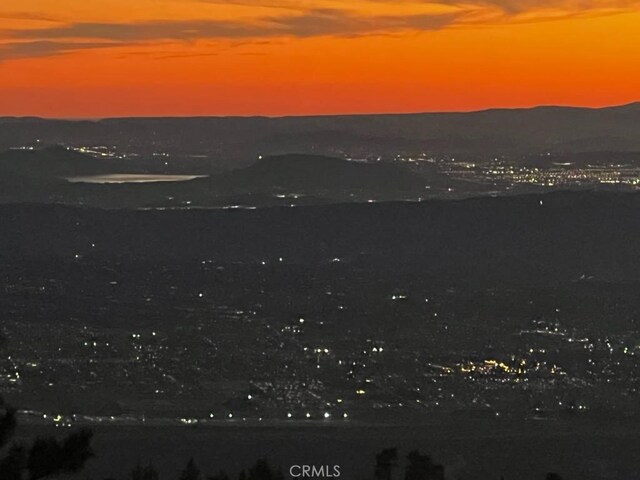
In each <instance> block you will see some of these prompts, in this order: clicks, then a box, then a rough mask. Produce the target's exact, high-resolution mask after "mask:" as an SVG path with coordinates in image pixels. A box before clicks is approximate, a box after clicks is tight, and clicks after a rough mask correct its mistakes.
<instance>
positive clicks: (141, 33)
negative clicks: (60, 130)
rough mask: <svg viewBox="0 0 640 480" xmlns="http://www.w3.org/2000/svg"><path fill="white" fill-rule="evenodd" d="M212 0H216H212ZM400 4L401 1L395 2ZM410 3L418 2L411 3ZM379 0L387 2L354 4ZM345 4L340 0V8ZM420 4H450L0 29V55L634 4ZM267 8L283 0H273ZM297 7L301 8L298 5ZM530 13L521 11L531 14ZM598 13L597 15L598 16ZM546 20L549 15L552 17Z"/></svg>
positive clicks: (425, 26)
mask: <svg viewBox="0 0 640 480" xmlns="http://www.w3.org/2000/svg"><path fill="white" fill-rule="evenodd" d="M216 1H217V0H216ZM233 1H235V2H236V3H245V2H246V3H247V4H255V5H261V4H264V3H265V2H260V1H258V0H256V1H252V0H233ZM394 1H396V2H401V1H403V0H394ZM411 1H412V3H415V2H416V1H417V0H411ZM367 2H369V3H371V2H378V3H385V2H387V3H388V2H389V0H366V1H362V2H357V5H359V6H360V7H362V6H363V5H366V4H367ZM347 3H348V2H346V0H345V5H347ZM425 3H430V4H439V5H447V6H452V7H457V8H456V9H455V10H454V11H453V12H450V13H416V14H405V15H366V14H362V13H359V12H357V11H355V10H347V9H346V8H345V9H337V8H311V9H307V10H302V9H300V10H297V11H296V13H293V14H292V13H286V14H285V13H280V14H273V15H269V16H262V17H259V18H253V19H240V20H238V19H236V20H219V19H194V20H166V19H159V20H151V21H139V22H129V23H126V22H121V23H117V22H113V23H108V22H76V23H68V24H60V25H56V26H50V27H46V28H21V29H4V30H0V39H3V38H4V39H5V42H7V43H4V44H1V43H0V58H2V59H6V58H23V57H27V56H33V57H37V56H48V55H58V54H61V53H68V52H71V51H74V50H81V49H87V48H105V47H110V46H118V45H125V44H132V45H140V46H144V45H148V44H156V43H158V42H175V41H185V42H187V43H189V42H195V41H198V40H227V41H232V42H249V43H251V42H260V41H272V39H274V38H278V37H280V38H286V37H293V38H308V37H319V36H332V37H344V38H348V37H360V36H365V35H396V34H400V33H403V32H407V31H411V32H421V31H429V30H438V29H443V28H447V27H451V26H457V25H482V24H492V23H500V22H504V21H513V22H519V21H527V22H529V21H535V19H536V18H539V19H541V20H545V21H546V20H549V18H550V17H549V15H548V14H547V13H540V16H539V17H536V16H535V12H543V11H545V12H546V11H548V9H555V10H558V11H559V12H561V13H560V14H559V17H558V15H556V14H554V15H555V17H554V18H556V17H557V18H562V17H568V16H573V15H585V14H589V12H594V11H600V12H603V11H605V10H606V11H607V12H608V13H609V14H610V13H611V12H615V11H618V10H624V9H627V10H628V9H632V8H637V7H638V6H640V0H597V1H596V0H470V1H467V0H428V1H427V0H425ZM268 5H269V6H273V5H290V3H289V2H288V1H282V0H275V1H272V2H268ZM301 8H302V7H301ZM532 12H533V15H522V14H526V13H532ZM603 14H604V13H603ZM552 19H553V18H552Z"/></svg>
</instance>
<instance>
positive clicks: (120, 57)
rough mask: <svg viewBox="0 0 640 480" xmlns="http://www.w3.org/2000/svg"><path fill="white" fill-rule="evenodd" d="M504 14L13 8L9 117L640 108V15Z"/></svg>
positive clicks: (31, 4)
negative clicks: (639, 103) (633, 105)
mask: <svg viewBox="0 0 640 480" xmlns="http://www.w3.org/2000/svg"><path fill="white" fill-rule="evenodd" d="M503 3H504V4H507V5H509V4H514V3H517V2H513V1H512V2H508V1H505V2H501V1H500V0H496V1H494V2H491V1H490V2H479V3H478V5H477V6H474V5H473V2H461V3H457V2H455V1H442V2H438V1H435V2H433V3H427V4H425V3H420V2H411V1H406V2H405V1H401V2H391V1H385V0H376V1H373V0H371V1H370V0H353V1H347V0H308V1H306V2H299V1H298V2H293V1H287V0H281V1H278V0H274V1H273V2H262V1H259V0H253V1H252V0H244V1H242V2H240V1H239V2H230V3H224V2H219V3H218V2H215V1H208V2H207V1H198V0H193V1H189V0H155V1H154V0H137V1H136V0H129V1H127V2H125V1H124V0H101V1H100V2H98V1H97V0H87V1H84V2H78V1H75V0H63V1H55V2H54V1H52V0H21V1H20V2H18V1H17V0H8V2H3V3H2V4H1V5H0V115H39V116H46V117H71V118H97V117H110V116H152V115H304V114H331V113H373V112H416V111H467V110H476V109H483V108H492V107H526V106H534V105H541V104H556V105H558V104H559V105H580V106H605V105H613V104H623V103H629V102H632V101H637V100H640V91H639V89H638V85H640V33H638V28H637V26H638V25H640V4H638V3H635V2H633V1H615V0H602V1H600V2H597V1H595V0H594V1H592V2H589V1H586V2H577V1H575V2H574V1H572V0H558V1H553V0H547V1H545V2H540V3H543V4H544V5H545V8H544V9H539V8H534V7H531V6H530V7H528V8H526V9H525V8H523V9H521V10H518V11H515V12H514V11H512V10H509V9H507V8H506V7H505V6H503V5H502V4H503ZM533 3H536V2H527V1H523V2H522V4H523V5H530V4H533ZM590 3H592V4H594V6H593V8H588V5H589V4H590ZM300 5H303V6H302V7H301V6H300ZM585 5H586V6H585ZM601 7H602V8H601Z"/></svg>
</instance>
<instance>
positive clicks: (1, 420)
mask: <svg viewBox="0 0 640 480" xmlns="http://www.w3.org/2000/svg"><path fill="white" fill-rule="evenodd" d="M16 424H17V421H16V411H15V409H14V408H12V407H11V406H9V405H7V404H6V403H5V402H4V400H2V399H1V398H0V450H2V449H3V448H4V447H6V445H7V444H8V443H9V441H10V440H11V438H12V437H13V435H14V433H15V429H16ZM92 436H93V434H92V433H91V431H90V430H87V429H83V430H80V431H78V432H75V433H72V434H71V435H69V436H68V437H66V438H65V439H64V440H63V441H62V442H59V441H58V440H56V439H55V438H53V437H47V438H37V439H36V440H35V441H34V442H33V445H32V446H31V447H30V448H28V447H25V446H24V445H21V444H15V443H14V444H13V445H12V446H11V447H10V448H9V450H8V452H7V453H6V454H5V455H4V456H3V457H2V459H0V472H1V473H2V477H1V480H22V479H23V478H25V477H26V478H28V479H29V480H38V479H40V478H44V477H49V476H52V475H61V474H69V473H76V472H79V471H80V470H82V468H83V467H84V464H85V463H86V461H87V460H88V459H89V458H91V457H92V456H93V451H92V450H91V437H92Z"/></svg>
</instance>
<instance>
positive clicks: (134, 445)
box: [22, 420, 640, 480]
mask: <svg viewBox="0 0 640 480" xmlns="http://www.w3.org/2000/svg"><path fill="white" fill-rule="evenodd" d="M69 430H70V429H55V428H49V427H36V426H29V427H23V430H22V433H23V434H25V433H26V432H28V435H29V436H31V435H34V434H36V433H38V434H43V433H54V434H61V433H66V432H68V431H69ZM94 432H95V439H94V448H95V451H96V457H95V458H94V459H92V460H91V461H90V463H89V465H88V468H87V469H86V471H85V472H83V473H82V478H92V479H102V478H106V477H107V476H109V477H114V478H124V477H125V476H126V474H127V473H128V471H129V470H130V469H131V467H132V466H134V465H136V464H137V463H138V462H141V463H143V464H145V463H147V462H150V461H151V462H153V464H154V465H155V466H156V468H158V470H160V473H161V478H167V479H171V478H178V475H179V472H180V470H181V469H182V468H183V467H184V465H185V464H186V462H187V461H188V459H189V458H190V457H191V456H193V457H194V459H195V461H196V463H197V464H198V465H199V466H200V468H201V470H202V471H203V473H204V474H207V475H209V474H213V473H215V472H217V471H219V470H220V469H224V470H225V471H227V472H228V473H229V474H231V475H232V478H235V475H236V474H237V473H238V472H239V470H241V469H242V468H246V467H248V466H250V465H251V464H252V463H253V462H254V461H255V460H256V459H258V458H261V457H266V458H267V459H268V460H269V461H270V462H271V463H273V464H275V465H277V466H279V467H280V468H282V470H283V472H284V474H285V479H290V478H291V477H290V476H289V475H288V469H289V467H290V466H291V465H294V464H313V465H340V466H341V473H342V474H341V477H340V478H341V479H345V480H346V479H355V480H359V479H367V478H372V477H373V468H374V457H375V454H376V453H377V452H379V451H380V450H382V449H383V448H386V447H397V448H398V450H399V454H400V457H401V462H400V464H401V465H404V457H405V456H406V454H407V453H408V452H409V451H410V450H412V449H419V450H420V451H421V452H423V453H428V454H429V455H431V456H432V457H433V459H434V460H435V461H437V462H438V463H441V464H443V465H445V468H446V472H447V478H452V479H453V478H464V479H465V480H480V479H495V480H499V479H500V478H501V476H503V478H504V479H505V480H509V479H514V480H536V479H537V480H543V479H544V477H545V475H546V473H548V472H550V471H555V472H558V473H560V474H561V475H562V477H563V478H564V479H580V480H596V479H598V480H604V479H617V480H637V479H640V471H639V469H638V468H637V467H638V465H637V461H638V460H637V459H638V455H639V453H640V452H639V449H640V433H639V432H638V431H637V429H635V428H633V427H632V426H630V425H629V424H625V422H618V423H606V422H601V423H600V424H597V423H594V422H587V423H585V422H582V421H562V422H559V421H553V422H547V421H537V422H536V421H497V422H493V421H487V420H477V421H476V420H474V421H470V422H459V423H454V424H440V425H431V426H420V427H417V426H366V425H355V424H352V425H345V426H322V425H290V426H273V425H272V426H262V427H261V426H255V425H242V424H237V425H227V426H222V425H221V426H216V427H205V428H202V427H190V426H184V427H169V426H167V427H165V426H151V427H145V426H132V427H123V426H99V427H97V428H95V429H94ZM398 478H401V476H398Z"/></svg>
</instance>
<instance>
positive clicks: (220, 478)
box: [207, 470, 230, 480]
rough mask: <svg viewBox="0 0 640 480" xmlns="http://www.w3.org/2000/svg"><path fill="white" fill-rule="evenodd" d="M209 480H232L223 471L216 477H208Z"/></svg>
mask: <svg viewBox="0 0 640 480" xmlns="http://www.w3.org/2000/svg"><path fill="white" fill-rule="evenodd" d="M207 480H230V479H229V475H227V473H226V472H225V471H223V470H220V471H219V472H218V473H216V474H215V475H210V476H208V477H207Z"/></svg>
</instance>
